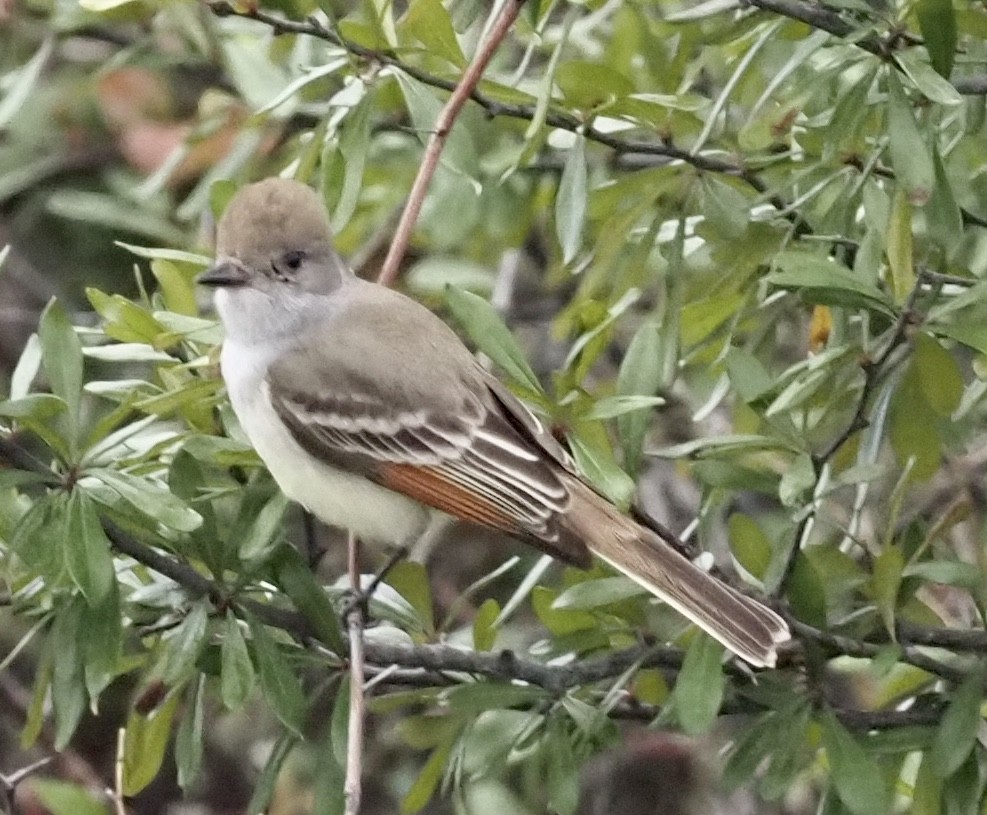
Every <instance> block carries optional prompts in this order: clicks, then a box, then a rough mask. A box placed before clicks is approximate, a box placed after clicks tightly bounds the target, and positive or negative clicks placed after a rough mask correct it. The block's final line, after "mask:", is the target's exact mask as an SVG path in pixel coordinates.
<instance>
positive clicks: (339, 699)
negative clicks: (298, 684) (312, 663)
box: [329, 674, 351, 766]
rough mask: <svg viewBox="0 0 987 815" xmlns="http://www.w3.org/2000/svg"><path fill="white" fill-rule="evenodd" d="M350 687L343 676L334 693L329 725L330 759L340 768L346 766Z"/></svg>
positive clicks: (347, 676) (347, 679) (346, 678)
mask: <svg viewBox="0 0 987 815" xmlns="http://www.w3.org/2000/svg"><path fill="white" fill-rule="evenodd" d="M350 687H351V679H350V676H349V675H348V674H344V675H343V677H342V679H341V681H340V683H339V689H338V690H337V691H336V698H335V699H334V700H333V704H332V721H331V722H330V724H329V746H330V748H331V750H332V757H333V759H334V760H335V761H336V762H337V763H338V764H340V765H341V766H346V754H347V748H348V746H349V729H350Z"/></svg>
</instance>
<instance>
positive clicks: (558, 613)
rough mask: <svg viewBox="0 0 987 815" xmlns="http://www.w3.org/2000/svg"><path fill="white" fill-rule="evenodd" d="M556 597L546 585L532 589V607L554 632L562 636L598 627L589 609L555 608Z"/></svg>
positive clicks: (544, 623) (543, 623) (545, 624)
mask: <svg viewBox="0 0 987 815" xmlns="http://www.w3.org/2000/svg"><path fill="white" fill-rule="evenodd" d="M555 597H556V594H555V592H553V591H552V590H551V589H549V588H546V587H545V586H535V588H534V589H532V591H531V607H532V608H533V609H534V612H535V614H536V616H537V617H538V619H539V620H540V621H541V623H542V625H544V626H545V628H547V629H548V630H549V631H550V632H551V633H552V634H554V635H555V636H557V637H561V636H565V635H567V634H574V633H576V632H579V631H590V630H592V629H594V628H596V625H597V622H596V618H595V617H594V616H593V615H592V614H590V613H589V612H587V611H573V610H569V609H557V608H555V605H554V603H555Z"/></svg>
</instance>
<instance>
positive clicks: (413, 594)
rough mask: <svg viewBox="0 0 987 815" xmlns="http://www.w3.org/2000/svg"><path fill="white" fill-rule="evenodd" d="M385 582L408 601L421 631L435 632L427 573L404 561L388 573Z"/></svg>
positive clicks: (418, 564)
mask: <svg viewBox="0 0 987 815" xmlns="http://www.w3.org/2000/svg"><path fill="white" fill-rule="evenodd" d="M385 582H386V583H387V585H388V586H390V587H391V588H392V589H394V590H395V591H396V592H397V593H398V594H400V595H401V596H402V597H403V598H404V599H405V600H407V601H408V603H409V604H410V605H411V607H412V608H413V609H414V612H415V616H416V617H417V618H418V623H419V625H420V626H421V628H422V630H423V631H425V632H431V631H435V608H434V606H433V603H432V587H431V586H430V585H429V582H428V572H427V571H426V570H425V567H424V566H423V565H422V564H421V563H414V562H412V561H410V560H405V561H402V562H401V563H398V564H396V565H395V566H394V568H392V569H391V570H390V572H388V574H387V579H386V581H385Z"/></svg>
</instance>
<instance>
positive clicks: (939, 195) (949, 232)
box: [925, 146, 963, 261]
mask: <svg viewBox="0 0 987 815" xmlns="http://www.w3.org/2000/svg"><path fill="white" fill-rule="evenodd" d="M932 160H933V165H934V167H935V172H936V188H935V190H934V191H933V193H932V198H931V199H929V203H928V205H927V206H926V208H925V217H926V223H927V225H928V230H929V236H930V237H931V238H932V239H933V240H934V241H935V242H936V243H938V244H939V246H940V248H941V249H942V251H943V254H944V255H945V257H946V260H947V261H948V260H950V259H951V258H952V257H953V256H954V255H955V254H956V252H957V250H958V249H959V248H960V246H961V244H962V240H961V238H962V235H963V217H962V213H961V212H960V207H959V204H957V203H956V196H955V195H954V194H953V187H952V185H951V184H950V182H949V176H948V175H947V174H946V168H945V167H944V166H943V163H942V156H941V155H940V154H939V150H938V148H937V147H935V146H933V149H932Z"/></svg>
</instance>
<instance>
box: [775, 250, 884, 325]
mask: <svg viewBox="0 0 987 815" xmlns="http://www.w3.org/2000/svg"><path fill="white" fill-rule="evenodd" d="M775 262H776V264H777V266H778V268H779V269H780V271H777V272H774V273H773V274H769V275H768V277H767V281H768V283H770V284H772V285H774V286H779V287H780V288H783V289H792V290H795V291H797V292H798V293H799V295H800V296H801V297H802V298H803V299H804V300H806V301H807V302H810V303H820V304H822V305H828V306H849V307H856V308H865V309H869V310H871V311H879V312H881V313H883V314H886V315H888V316H893V315H894V310H893V308H892V305H891V302H890V301H889V300H888V298H887V296H886V295H885V294H884V292H882V291H881V290H880V289H879V288H878V287H877V286H875V285H874V284H873V283H871V282H870V281H869V280H864V279H862V278H861V277H860V276H859V275H856V274H854V273H853V272H852V271H851V270H850V269H848V268H847V267H846V266H844V265H843V264H841V263H837V262H835V261H832V260H828V259H826V258H823V257H820V256H819V255H815V254H810V253H809V252H800V251H795V250H793V251H787V252H781V253H780V254H779V255H778V256H777V257H776V258H775Z"/></svg>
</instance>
